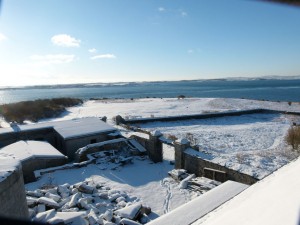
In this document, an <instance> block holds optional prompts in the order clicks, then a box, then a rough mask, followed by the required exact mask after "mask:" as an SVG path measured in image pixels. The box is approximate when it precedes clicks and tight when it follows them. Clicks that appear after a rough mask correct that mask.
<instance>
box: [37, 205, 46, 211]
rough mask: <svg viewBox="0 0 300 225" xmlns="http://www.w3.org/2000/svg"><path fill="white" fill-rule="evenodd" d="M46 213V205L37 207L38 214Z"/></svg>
mask: <svg viewBox="0 0 300 225" xmlns="http://www.w3.org/2000/svg"><path fill="white" fill-rule="evenodd" d="M45 211H46V205H44V204H38V206H37V212H38V213H41V212H45Z"/></svg>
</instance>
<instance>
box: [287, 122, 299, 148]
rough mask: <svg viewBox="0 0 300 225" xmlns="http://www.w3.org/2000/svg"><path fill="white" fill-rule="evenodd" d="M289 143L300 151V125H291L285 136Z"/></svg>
mask: <svg viewBox="0 0 300 225" xmlns="http://www.w3.org/2000/svg"><path fill="white" fill-rule="evenodd" d="M285 141H286V142H287V144H288V145H291V146H292V148H293V149H294V150H297V151H299V146H300V126H291V127H290V129H289V130H288V132H287V135H286V137H285Z"/></svg>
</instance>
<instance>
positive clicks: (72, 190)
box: [71, 188, 79, 194]
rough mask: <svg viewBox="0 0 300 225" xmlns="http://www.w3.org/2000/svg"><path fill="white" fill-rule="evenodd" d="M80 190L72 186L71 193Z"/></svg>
mask: <svg viewBox="0 0 300 225" xmlns="http://www.w3.org/2000/svg"><path fill="white" fill-rule="evenodd" d="M78 192H79V191H78V189H77V188H72V189H71V194H76V193H78Z"/></svg>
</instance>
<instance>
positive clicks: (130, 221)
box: [120, 218, 141, 225]
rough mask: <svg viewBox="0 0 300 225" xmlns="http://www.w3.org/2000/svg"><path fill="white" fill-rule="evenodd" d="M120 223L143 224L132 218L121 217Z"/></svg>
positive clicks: (129, 224) (128, 224) (127, 224)
mask: <svg viewBox="0 0 300 225" xmlns="http://www.w3.org/2000/svg"><path fill="white" fill-rule="evenodd" d="M120 224H121V225H141V224H140V223H138V222H136V221H133V220H130V219H127V218H123V219H121V221H120Z"/></svg>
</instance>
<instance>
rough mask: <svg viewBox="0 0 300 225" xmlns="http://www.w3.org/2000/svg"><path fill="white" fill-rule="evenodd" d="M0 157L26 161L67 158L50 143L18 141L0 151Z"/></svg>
mask: <svg viewBox="0 0 300 225" xmlns="http://www.w3.org/2000/svg"><path fill="white" fill-rule="evenodd" d="M0 157H3V158H7V159H8V158H13V159H16V160H19V161H21V162H22V161H25V160H27V159H29V158H31V157H35V158H57V157H59V158H60V157H65V156H64V155H63V154H62V153H60V152H59V151H58V150H56V149H55V148H54V147H53V146H52V145H50V144H49V143H48V142H43V141H18V142H16V143H13V144H10V145H8V146H6V147H4V148H2V149H1V150H0Z"/></svg>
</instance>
